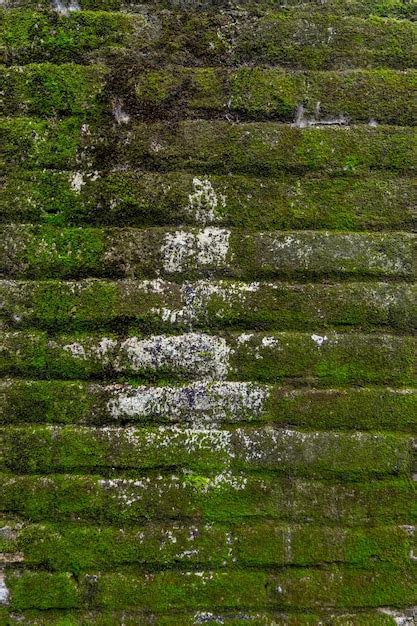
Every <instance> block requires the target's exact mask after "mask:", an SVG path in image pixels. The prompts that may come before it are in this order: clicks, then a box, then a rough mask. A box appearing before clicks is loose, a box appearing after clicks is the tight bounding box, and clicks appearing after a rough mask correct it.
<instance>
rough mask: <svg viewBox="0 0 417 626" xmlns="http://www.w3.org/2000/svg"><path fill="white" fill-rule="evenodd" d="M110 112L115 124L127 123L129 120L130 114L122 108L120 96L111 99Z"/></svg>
mask: <svg viewBox="0 0 417 626" xmlns="http://www.w3.org/2000/svg"><path fill="white" fill-rule="evenodd" d="M112 113H113V117H114V119H115V120H116V122H117V124H128V123H129V122H130V115H129V114H128V113H127V112H126V111H124V110H123V101H122V100H120V98H116V99H115V100H114V101H113V105H112Z"/></svg>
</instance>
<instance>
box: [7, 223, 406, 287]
mask: <svg viewBox="0 0 417 626" xmlns="http://www.w3.org/2000/svg"><path fill="white" fill-rule="evenodd" d="M2 232H3V243H2V248H1V263H0V275H2V276H7V277H10V276H16V277H26V276H28V277H31V278H38V277H39V278H41V277H42V278H49V277H50V278H55V277H57V276H59V277H63V278H65V277H72V276H73V277H77V278H78V277H83V276H116V277H117V276H127V277H144V278H159V277H160V276H161V275H163V276H166V277H187V278H188V277H190V278H193V277H195V276H197V277H198V276H202V275H203V276H210V277H212V276H213V275H214V276H219V275H220V276H233V277H239V278H248V279H249V278H257V277H259V278H264V277H269V276H298V277H312V276H313V277H316V276H324V277H326V276H352V277H353V276H354V277H358V276H369V277H378V278H385V277H386V278H396V279H409V280H414V279H415V276H416V272H417V253H416V245H417V244H416V242H417V236H416V235H415V234H411V233H402V232H395V233H332V232H324V231H292V232H279V231H278V232H255V233H254V232H247V231H240V230H230V229H227V228H218V227H207V228H201V229H189V228H188V229H186V228H178V229H173V228H169V229H168V228H151V229H133V228H125V229H120V228H76V227H72V228H59V227H55V226H32V225H26V224H20V225H8V226H3V227H2ZM151 289H152V285H151Z"/></svg>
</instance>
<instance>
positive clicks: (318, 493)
mask: <svg viewBox="0 0 417 626" xmlns="http://www.w3.org/2000/svg"><path fill="white" fill-rule="evenodd" d="M195 475H197V476H198V475H199V474H195ZM153 476H154V474H150V475H147V476H139V477H138V473H137V471H136V472H134V473H133V478H131V479H127V478H122V477H120V478H113V479H109V480H102V479H101V478H98V477H96V476H80V475H51V476H48V477H46V476H43V477H42V476H18V475H13V476H11V475H3V476H2V480H3V485H4V486H3V493H4V496H3V500H2V502H1V510H2V511H3V512H7V513H10V514H16V515H22V516H24V517H25V518H28V519H30V520H33V521H43V520H45V519H48V520H49V521H58V522H60V523H62V521H64V520H93V522H94V523H100V524H101V523H103V522H104V521H107V522H109V523H116V524H119V523H123V522H124V523H133V522H135V523H137V522H138V521H142V520H143V521H145V520H149V519H154V520H156V519H167V520H168V519H184V518H195V519H201V520H204V521H213V522H214V521H219V522H220V521H221V522H227V523H231V522H233V521H238V520H248V519H250V518H252V519H253V518H256V517H257V518H260V517H266V518H270V519H280V520H287V521H291V522H296V523H299V522H300V523H304V522H308V523H310V522H316V523H318V522H320V524H323V523H326V524H327V523H329V524H333V523H334V522H338V523H339V524H344V525H348V526H358V525H359V526H362V525H363V524H364V523H370V524H371V525H375V524H377V525H386V524H391V523H398V524H413V523H414V522H415V521H416V519H417V507H416V501H415V484H413V483H412V482H411V481H407V480H400V479H389V480H388V479H385V480H378V481H370V482H353V483H352V482H350V483H349V482H344V483H340V482H338V483H333V482H319V481H311V480H310V481H308V480H303V479H296V478H278V477H276V476H275V477H271V475H266V476H265V477H262V476H257V477H254V476H250V475H249V476H248V475H246V476H245V475H242V474H232V473H230V472H225V471H224V472H222V473H221V474H217V475H210V476H206V477H204V479H203V480H201V481H200V482H201V485H200V484H197V483H196V479H193V478H192V476H193V473H184V475H180V476H178V475H177V476H171V475H169V474H165V475H164V476H163V477H162V476H161V477H160V478H157V479H156V480H155V479H153ZM156 476H157V477H158V476H159V474H157V475H156ZM203 476H204V475H203ZM197 482H198V480H197Z"/></svg>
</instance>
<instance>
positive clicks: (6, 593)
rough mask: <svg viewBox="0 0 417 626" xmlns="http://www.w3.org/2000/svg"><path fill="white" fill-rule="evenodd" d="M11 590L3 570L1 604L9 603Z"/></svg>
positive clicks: (0, 575) (0, 572)
mask: <svg viewBox="0 0 417 626" xmlns="http://www.w3.org/2000/svg"><path fill="white" fill-rule="evenodd" d="M9 597H10V592H9V589H8V588H7V585H6V577H5V574H4V572H3V571H0V606H1V605H5V604H8V603H9Z"/></svg>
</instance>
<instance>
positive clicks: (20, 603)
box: [7, 571, 80, 610]
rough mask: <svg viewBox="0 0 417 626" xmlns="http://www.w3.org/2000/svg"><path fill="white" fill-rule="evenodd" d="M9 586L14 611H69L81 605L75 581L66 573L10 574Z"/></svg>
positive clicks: (8, 576) (8, 577) (8, 575)
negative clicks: (57, 609) (36, 609)
mask: <svg viewBox="0 0 417 626" xmlns="http://www.w3.org/2000/svg"><path fill="white" fill-rule="evenodd" d="M7 586H8V587H9V589H10V595H11V605H12V608H14V609H20V610H21V609H30V608H38V609H50V608H60V609H67V608H75V607H77V606H79V604H80V603H79V595H78V591H77V587H76V584H75V581H74V580H73V578H72V577H71V576H70V575H69V574H66V573H63V574H49V573H46V572H28V571H26V572H24V573H20V572H16V573H14V572H9V573H8V574H7Z"/></svg>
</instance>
